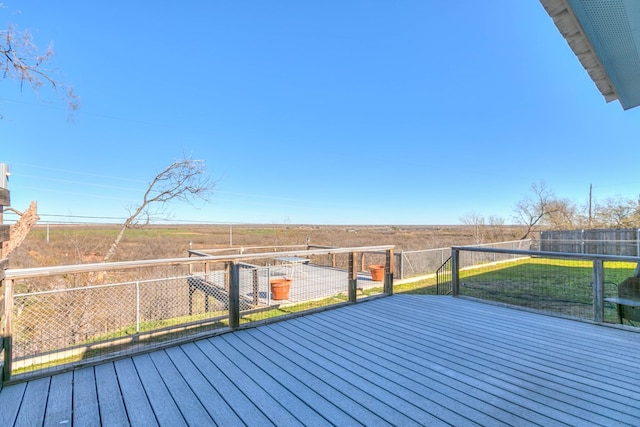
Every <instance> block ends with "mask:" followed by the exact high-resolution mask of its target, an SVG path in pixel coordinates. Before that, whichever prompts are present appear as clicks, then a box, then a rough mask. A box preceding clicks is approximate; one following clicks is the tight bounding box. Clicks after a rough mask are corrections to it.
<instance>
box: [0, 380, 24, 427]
mask: <svg viewBox="0 0 640 427" xmlns="http://www.w3.org/2000/svg"><path fill="white" fill-rule="evenodd" d="M26 389H27V383H20V384H14V385H11V386H6V387H3V388H2V389H1V390H0V391H1V393H0V426H12V425H13V424H14V423H15V421H16V418H18V411H19V409H20V403H22V396H23V395H24V391H25V390H26Z"/></svg>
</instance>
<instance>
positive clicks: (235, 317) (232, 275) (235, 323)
mask: <svg viewBox="0 0 640 427" xmlns="http://www.w3.org/2000/svg"><path fill="white" fill-rule="evenodd" d="M227 276H228V278H229V279H228V283H229V327H230V328H231V329H238V327H239V326H240V266H239V265H238V263H237V262H228V263H227Z"/></svg>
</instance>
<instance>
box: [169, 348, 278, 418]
mask: <svg viewBox="0 0 640 427" xmlns="http://www.w3.org/2000/svg"><path fill="white" fill-rule="evenodd" d="M180 347H181V348H182V350H183V351H184V352H185V354H186V355H187V356H189V359H190V360H191V361H192V362H193V363H194V364H195V365H196V366H197V367H198V370H200V372H202V374H203V375H204V376H205V377H206V378H207V380H208V381H209V382H211V384H214V385H215V388H216V391H217V392H218V393H219V394H220V395H222V396H224V398H225V399H226V400H227V401H228V402H231V405H232V406H233V408H234V410H235V412H236V413H237V414H238V416H239V417H240V419H241V422H243V423H254V424H255V425H263V426H267V425H274V424H273V423H272V422H271V421H270V420H269V419H268V418H267V417H266V416H265V415H264V413H262V411H261V410H260V408H257V407H256V406H255V405H254V404H253V402H251V400H249V399H248V398H247V396H246V395H244V394H243V393H242V392H241V391H240V390H239V389H238V387H237V386H236V385H235V384H233V382H231V381H230V380H229V378H227V376H226V375H225V373H224V372H222V371H221V370H220V369H219V368H218V367H217V366H216V365H214V364H213V363H212V362H211V361H210V360H209V359H208V358H207V356H206V355H205V354H204V353H202V351H201V350H200V349H199V348H198V347H197V346H196V345H195V344H193V343H191V344H185V345H182V346H180ZM214 419H216V417H214Z"/></svg>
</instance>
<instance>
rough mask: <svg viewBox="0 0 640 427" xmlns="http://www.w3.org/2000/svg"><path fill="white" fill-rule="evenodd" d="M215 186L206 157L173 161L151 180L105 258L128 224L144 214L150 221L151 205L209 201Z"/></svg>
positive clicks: (138, 219)
mask: <svg viewBox="0 0 640 427" xmlns="http://www.w3.org/2000/svg"><path fill="white" fill-rule="evenodd" d="M214 186H215V183H214V182H212V181H211V180H210V179H209V178H208V177H207V175H206V167H205V163H204V161H201V160H193V159H190V158H186V157H185V158H182V159H181V160H177V161H175V162H173V163H172V164H171V165H169V167H167V168H166V169H165V170H163V171H162V172H160V173H159V174H158V175H156V177H155V178H154V179H153V181H151V183H150V184H149V187H147V191H146V192H145V193H144V196H143V198H142V203H140V205H139V206H137V207H136V208H135V209H133V210H132V213H131V215H130V216H129V218H127V220H126V221H125V222H124V223H123V224H122V228H120V232H119V233H118V235H117V236H116V238H115V240H114V241H113V243H112V244H111V248H109V251H108V252H107V254H106V255H105V257H104V261H108V260H109V259H111V257H113V255H114V254H115V253H116V250H117V249H118V245H119V244H120V241H121V240H122V237H123V236H124V233H125V231H126V230H127V229H128V228H131V227H132V226H135V225H140V224H141V218H144V223H145V224H146V223H148V222H149V219H150V218H151V216H152V214H151V211H150V210H149V207H150V205H152V204H153V205H165V204H167V203H169V202H172V201H183V202H188V203H191V202H192V201H193V200H194V199H202V200H205V201H206V200H208V197H209V195H210V194H211V192H212V191H213V187H214Z"/></svg>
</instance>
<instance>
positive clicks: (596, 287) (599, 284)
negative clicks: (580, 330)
mask: <svg viewBox="0 0 640 427" xmlns="http://www.w3.org/2000/svg"><path fill="white" fill-rule="evenodd" d="M593 321H594V322H597V323H602V322H603V321H604V264H603V261H602V260H601V259H594V260H593Z"/></svg>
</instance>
